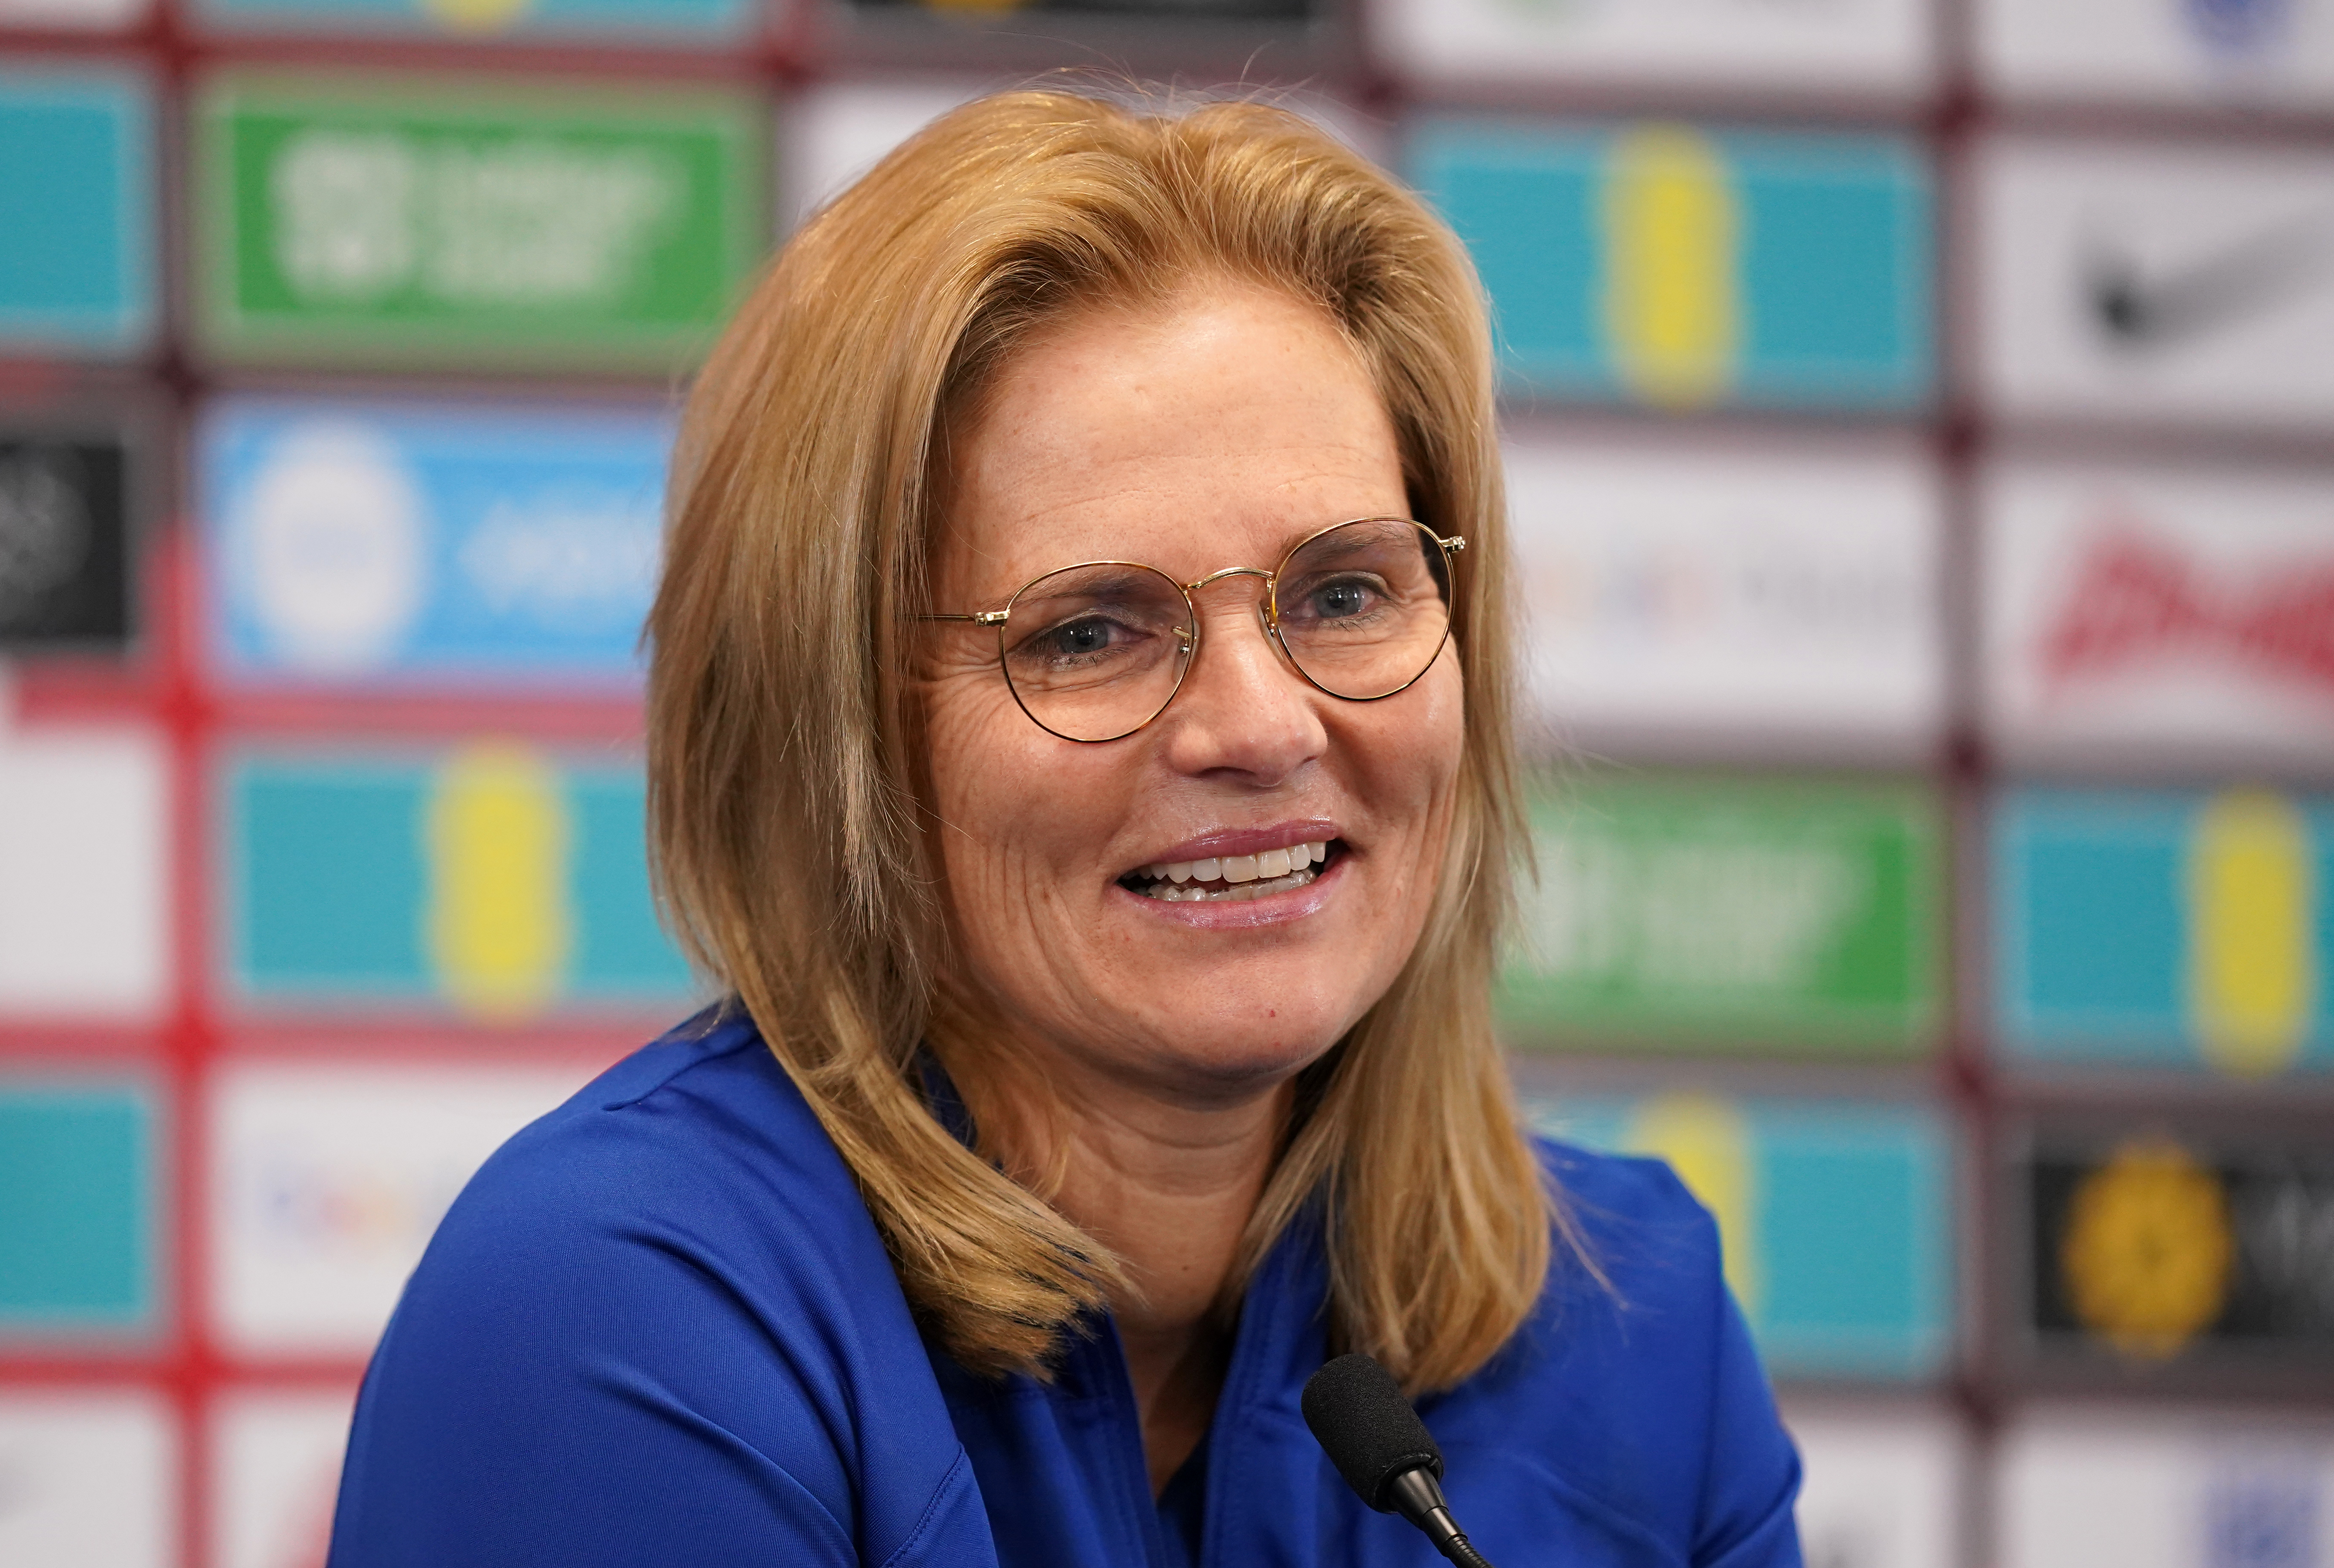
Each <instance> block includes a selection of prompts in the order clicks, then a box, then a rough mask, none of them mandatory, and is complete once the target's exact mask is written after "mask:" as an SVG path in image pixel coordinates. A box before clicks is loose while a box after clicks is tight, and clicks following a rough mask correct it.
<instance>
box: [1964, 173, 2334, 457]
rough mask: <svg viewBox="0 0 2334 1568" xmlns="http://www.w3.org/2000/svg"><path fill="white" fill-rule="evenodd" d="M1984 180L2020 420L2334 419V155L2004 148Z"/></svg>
mask: <svg viewBox="0 0 2334 1568" xmlns="http://www.w3.org/2000/svg"><path fill="white" fill-rule="evenodd" d="M1976 171H1977V181H1976V191H1977V197H1976V212H1975V217H1976V223H1977V230H1978V234H1979V236H1981V239H1980V254H1979V256H1978V258H1977V264H1978V277H1979V282H1980V285H1981V287H1982V291H1983V294H1984V298H1983V302H1982V309H1981V310H1980V311H1979V312H1978V315H1979V319H1980V321H1981V322H1982V329H1981V340H1980V342H1979V345H1978V347H1979V352H1978V356H1977V357H1978V361H1979V367H1980V371H1981V376H1982V381H1983V383H1984V386H1985V389H1986V390H1988V391H1989V392H1990V393H1991V394H1992V397H1993V398H1994V399H1996V400H1997V401H1999V403H2000V404H2001V406H2002V408H2003V409H2005V410H2006V411H2008V412H2011V413H2013V414H2025V415H2037V416H2056V417H2067V418H2081V419H2107V418H2137V419H2147V420H2160V421H2187V422H2194V423H2197V424H2200V425H2213V426H2226V427H2232V428H2250V427H2256V426H2269V427H2284V428H2290V429H2295V430H2311V431H2315V430H2319V429H2322V428H2324V426H2325V425H2326V423H2327V421H2328V419H2329V418H2334V156H2329V155H2328V154H2326V153H2322V152H2319V151H2315V150H2297V149H2275V150H2247V149H2227V148H2213V147H2207V146H2198V145H2193V144H2191V145H2180V146H2174V145H2159V146H2148V145H2146V144H2142V143H2136V142H2124V143H2118V144H2112V145H2109V144H2103V143H2095V142H2076V141H2064V142H2062V141H2047V140H2039V139H2003V140H1999V141H1996V142H1994V143H1993V144H1992V145H1991V146H1989V147H1986V148H1984V149H1982V151H1981V155H1980V157H1979V159H1978V160H1977V165H1976Z"/></svg>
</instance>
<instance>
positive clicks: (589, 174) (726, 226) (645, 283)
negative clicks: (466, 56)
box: [194, 75, 768, 372]
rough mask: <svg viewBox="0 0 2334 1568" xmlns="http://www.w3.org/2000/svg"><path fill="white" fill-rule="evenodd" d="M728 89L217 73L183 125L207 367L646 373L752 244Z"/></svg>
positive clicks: (747, 175) (754, 203)
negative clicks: (191, 156)
mask: <svg viewBox="0 0 2334 1568" xmlns="http://www.w3.org/2000/svg"><path fill="white" fill-rule="evenodd" d="M766 121H767V116H766V115H765V113H764V111H763V108H762V106H761V104H760V102H759V101H757V99H756V98H754V97H753V96H752V95H750V94H748V93H744V92H736V91H722V90H718V89H713V88H698V89H692V90H690V91H686V92H683V91H676V90H673V89H670V88H664V87H652V86H647V85H643V84H641V83H637V82H627V83H622V84H603V85H595V86H593V87H591V88H588V89H582V88H551V87H546V86H542V85H539V84H526V85H519V84H514V83H511V82H503V81H485V80H481V81H459V80H455V79H450V78H442V77H421V78H408V79H391V78H379V77H362V78H342V79H335V78H331V77H319V76H313V75H309V76H303V77H301V78H299V79H297V80H296V81H295V80H293V79H287V78H280V77H268V76H252V75H234V76H227V77H222V78H218V79H217V80H214V81H213V82H210V83H209V84H208V85H207V87H206V88H205V89H204V90H203V91H201V93H200V95H199V97H198V101H197V106H196V111H195V132H194V142H195V173H196V192H195V205H196V209H197V217H198V230H199V232H198V242H197V243H198V269H197V291H196V292H197V295H198V316H199V325H200V330H201V332H202V334H203V337H204V339H205V341H206V342H207V345H208V346H209V348H210V349H211V350H212V351H214V352H216V353H217V354H219V355H221V356H223V357H227V358H230V359H240V360H255V361H260V360H265V361H294V362H296V361H323V362H332V361H365V362H369V363H380V362H390V363H397V364H404V365H412V366H428V365H445V366H449V367H463V366H470V367H477V366H488V367H501V366H506V367H510V368H527V367H549V368H589V369H606V370H653V371H659V372H662V371H667V370H674V369H678V368H680V367H683V366H685V365H687V364H688V363H690V361H693V360H694V359H695V358H696V357H697V356H698V355H699V353H701V352H702V351H704V349H705V348H706V347H707V346H708V345H709V343H710V341H711V340H712V338H713V335H714V333H715V332H717V331H718V330H719V327H720V325H721V323H722V322H723V321H724V320H725V319H726V318H727V317H728V313H729V310H730V307H731V306H732V305H733V304H735V303H736V302H737V301H738V298H739V296H740V295H741V293H743V291H744V289H745V286H746V284H747V277H748V275H749V274H750V273H751V271H752V269H753V268H754V267H755V266H756V265H757V263H758V262H759V260H760V258H761V256H762V254H763V252H764V250H765V248H766V245H767V233H768V230H767V218H766V206H767V204H766V197H765V183H764V177H763V166H764V156H763V148H764V146H765V145H766V141H767V126H766Z"/></svg>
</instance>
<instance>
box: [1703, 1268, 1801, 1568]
mask: <svg viewBox="0 0 2334 1568" xmlns="http://www.w3.org/2000/svg"><path fill="white" fill-rule="evenodd" d="M1720 1291H1721V1294H1722V1298H1723V1299H1722V1301H1721V1303H1719V1304H1720V1310H1719V1312H1718V1313H1717V1314H1716V1316H1717V1324H1716V1332H1717V1340H1718V1342H1717V1345H1716V1349H1715V1354H1714V1355H1713V1356H1712V1367H1713V1369H1714V1371H1715V1373H1716V1376H1715V1378H1714V1380H1713V1385H1712V1391H1711V1419H1710V1425H1709V1450H1708V1453H1707V1455H1706V1456H1705V1457H1704V1460H1703V1469H1702V1504H1701V1509H1700V1512H1699V1515H1698V1518H1697V1521H1696V1525H1695V1531H1694V1539H1693V1563H1694V1568H1800V1560H1799V1525H1798V1523H1797V1521H1796V1520H1795V1519H1794V1518H1793V1516H1792V1512H1791V1510H1792V1505H1794V1504H1795V1503H1796V1502H1797V1501H1798V1499H1799V1452H1798V1450H1797V1449H1795V1448H1793V1447H1792V1445H1791V1438H1790V1434H1789V1433H1788V1432H1786V1431H1785V1430H1784V1429H1783V1422H1782V1418H1781V1417H1780V1415H1779V1414H1778V1413H1777V1411H1776V1409H1775V1399H1774V1395H1773V1393H1772V1392H1771V1391H1770V1389H1769V1387H1768V1384H1767V1374H1766V1371H1765V1370H1764V1369H1763V1368H1761V1367H1760V1364H1759V1353H1758V1352H1757V1351H1756V1350H1755V1349H1753V1348H1752V1346H1751V1332H1750V1330H1749V1329H1748V1327H1746V1326H1745V1324H1744V1323H1743V1321H1742V1313H1741V1310H1740V1309H1739V1308H1737V1307H1736V1305H1735V1303H1734V1298H1733V1295H1732V1294H1731V1293H1729V1292H1726V1291H1725V1288H1724V1286H1723V1285H1721V1286H1720Z"/></svg>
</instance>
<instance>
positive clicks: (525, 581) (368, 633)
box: [198, 399, 672, 691]
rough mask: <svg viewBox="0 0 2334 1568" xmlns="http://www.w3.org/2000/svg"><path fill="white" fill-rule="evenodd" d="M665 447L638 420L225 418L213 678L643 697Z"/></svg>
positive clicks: (663, 434)
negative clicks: (635, 691)
mask: <svg viewBox="0 0 2334 1568" xmlns="http://www.w3.org/2000/svg"><path fill="white" fill-rule="evenodd" d="M671 445H672V423H671V420H670V418H669V417H668V416H667V415H666V414H665V413H663V412H662V411H661V410H656V409H645V408H641V409H608V408H604V407H592V408H584V407H574V408H558V407H541V406H510V405H490V404H482V405H476V406H472V405H460V404H423V403H338V404H335V403H332V402H324V401H319V400H315V399H304V400H302V401H300V402H298V403H296V404H295V403H292V402H288V401H277V400H269V399H229V400H227V401H225V402H223V403H220V404H218V405H216V406H215V407H214V408H213V409H211V411H210V414H209V417H208V418H207V419H206V420H205V421H204V424H203V426H202V429H201V434H200V437H199V442H198V461H199V464H200V486H201V495H202V517H203V526H204V537H205V550H206V553H207V563H208V569H209V572H210V577H211V581H212V583H213V585H214V591H213V592H212V594H211V595H210V612H209V613H210V629H209V630H210V642H211V649H212V656H213V659H214V660H215V662H216V663H217V666H218V668H219V669H220V671H221V674H222V675H223V677H224V678H226V679H227V681H228V682H229V683H231V684H235V685H241V686H253V687H256V686H278V687H281V686H307V687H316V686H331V687H343V688H345V687H377V688H407V689H410V688H434V689H448V688H456V689H462V688H529V689H541V688H584V689H590V688H600V689H604V690H619V691H621V690H629V689H632V688H634V687H635V686H636V685H637V684H638V682H639V679H640V676H641V661H640V636H641V621H642V620H643V618H644V617H645V616H646V615H647V613H648V608H649V602H650V600H651V597H652V596H653V595H654V593H655V592H656V573H657V559H658V550H659V541H660V536H661V512H662V505H663V495H664V479H665V466H666V460H667V456H668V454H669V452H670V448H671Z"/></svg>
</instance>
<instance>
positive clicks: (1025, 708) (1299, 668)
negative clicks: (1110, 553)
mask: <svg viewBox="0 0 2334 1568" xmlns="http://www.w3.org/2000/svg"><path fill="white" fill-rule="evenodd" d="M1356 523H1403V524H1408V525H1409V526H1411V527H1413V528H1415V529H1417V530H1418V531H1419V533H1420V534H1423V535H1424V536H1425V537H1426V538H1428V539H1430V540H1432V541H1433V543H1434V544H1435V545H1436V547H1438V548H1439V549H1440V550H1441V551H1442V561H1443V565H1444V570H1445V571H1446V572H1450V571H1451V570H1452V561H1453V558H1454V557H1456V556H1457V555H1458V554H1459V553H1460V552H1461V551H1462V550H1464V549H1466V548H1467V541H1466V539H1465V537H1464V536H1463V535H1461V534H1452V535H1451V536H1450V537H1449V538H1447V539H1446V538H1444V537H1443V536H1442V535H1441V534H1437V533H1435V532H1434V530H1433V529H1432V528H1430V527H1428V526H1427V525H1426V524H1423V523H1421V522H1420V521H1418V520H1417V519H1416V518H1415V517H1348V518H1346V519H1345V521H1344V522H1342V523H1332V524H1329V525H1328V526H1327V527H1326V528H1316V529H1315V530H1314V531H1313V532H1312V533H1310V534H1307V535H1305V537H1304V538H1302V539H1299V540H1298V541H1297V543H1296V544H1291V545H1290V546H1289V547H1288V549H1287V550H1286V551H1285V552H1283V553H1282V554H1281V557H1280V563H1279V564H1278V565H1277V566H1275V567H1274V568H1273V569H1272V570H1271V571H1269V572H1267V571H1266V570H1264V568H1262V567H1260V566H1227V567H1224V568H1223V569H1222V570H1221V571H1218V572H1209V573H1208V574H1207V575H1206V576H1205V577H1201V578H1196V579H1194V580H1193V581H1191V582H1175V578H1174V575H1173V574H1172V572H1162V571H1160V569H1159V568H1158V567H1156V566H1153V565H1152V564H1151V563H1149V562H1146V561H1080V562H1076V563H1073V564H1071V565H1068V566H1057V567H1056V568H1054V570H1053V571H1051V572H1041V573H1039V574H1038V575H1037V576H1036V577H1033V578H1031V579H1030V580H1029V581H1028V582H1024V583H1023V584H1022V585H1021V586H1020V587H1018V588H1017V589H1015V590H1014V591H1013V593H1012V597H1010V598H1008V600H1006V601H1005V606H1004V608H1003V609H1001V610H976V611H964V612H934V613H931V614H925V615H919V616H917V617H916V619H917V620H959V621H970V622H972V623H973V624H975V625H978V626H988V627H994V628H995V629H996V631H997V669H998V675H1000V676H1001V677H1003V678H1004V681H1005V689H1006V690H1008V691H1009V692H1011V693H1012V694H1013V706H1014V707H1018V708H1019V709H1020V710H1021V711H1022V712H1023V713H1024V714H1025V715H1027V717H1028V719H1029V722H1030V723H1032V724H1034V725H1036V726H1037V727H1038V728H1039V729H1042V730H1044V731H1045V732H1046V734H1047V735H1051V736H1059V737H1060V738H1061V739H1063V740H1066V741H1071V742H1073V743H1075V744H1076V745H1079V746H1107V745H1109V744H1110V743H1111V742H1112V741H1114V740H1124V739H1125V738H1126V737H1127V736H1130V735H1133V734H1134V733H1135V731H1137V730H1139V729H1141V728H1143V726H1144V725H1147V724H1149V723H1151V721H1152V720H1153V719H1155V718H1157V717H1159V716H1160V715H1161V714H1162V713H1165V712H1166V711H1167V709H1168V707H1169V706H1170V705H1171V704H1172V703H1173V702H1174V700H1175V697H1176V694H1177V693H1178V692H1181V690H1182V689H1183V681H1184V679H1185V678H1187V677H1188V676H1190V674H1191V667H1192V666H1193V665H1195V664H1197V663H1198V662H1199V661H1200V636H1201V630H1202V627H1203V624H1204V623H1203V622H1202V621H1201V619H1200V607H1199V606H1198V605H1197V604H1196V603H1194V602H1192V600H1191V595H1192V594H1194V593H1196V592H1199V591H1200V590H1201V589H1202V588H1205V587H1206V586H1208V584H1210V582H1222V581H1223V580H1224V579H1225V578H1227V577H1261V578H1263V579H1264V635H1265V639H1266V640H1267V641H1268V642H1270V643H1271V644H1272V646H1273V648H1274V649H1276V650H1277V651H1278V653H1279V655H1280V657H1281V659H1282V660H1283V661H1284V662H1286V663H1287V664H1288V668H1289V669H1293V670H1295V671H1296V672H1297V676H1298V678H1301V679H1302V680H1303V681H1304V682H1305V684H1306V685H1307V686H1309V687H1311V688H1313V689H1314V690H1316V691H1317V692H1319V693H1321V694H1322V695H1323V696H1325V697H1336V699H1337V700H1338V701H1340V702H1384V700H1385V699H1386V698H1387V697H1399V696H1401V695H1402V694H1403V692H1405V691H1408V690H1409V689H1410V688H1412V687H1413V686H1416V685H1417V684H1418V683H1419V681H1421V680H1422V679H1423V678H1425V675H1426V672H1427V671H1428V670H1430V669H1433V668H1434V661H1435V660H1436V659H1440V658H1442V649H1443V648H1444V646H1445V645H1446V644H1448V643H1449V642H1450V640H1451V617H1450V615H1448V614H1445V616H1444V617H1443V622H1442V638H1441V640H1438V641H1437V642H1436V643H1435V645H1434V651H1433V652H1432V653H1431V654H1429V655H1427V657H1426V661H1425V662H1424V663H1423V664H1421V665H1420V666H1419V667H1418V672H1417V673H1416V674H1414V675H1413V676H1412V677H1411V678H1409V679H1408V680H1405V681H1403V683H1402V684H1401V685H1400V686H1397V687H1395V688H1394V689H1393V690H1391V691H1381V692H1379V693H1377V694H1376V695H1374V696H1372V697H1347V696H1346V695H1345V693H1344V692H1341V691H1332V690H1330V689H1329V688H1327V687H1326V686H1323V685H1322V684H1321V683H1320V682H1319V681H1317V680H1316V679H1314V678H1313V677H1312V676H1311V675H1310V674H1308V673H1307V671H1306V669H1305V666H1304V665H1303V664H1302V663H1300V662H1299V661H1298V660H1297V656H1296V655H1295V654H1293V653H1291V652H1289V651H1288V643H1287V642H1286V641H1284V640H1282V639H1281V635H1280V574H1281V573H1282V572H1286V571H1287V570H1288V563H1290V562H1291V561H1294V560H1295V559H1296V558H1297V553H1298V552H1299V551H1301V550H1303V549H1304V548H1305V547H1306V546H1307V545H1308V544H1312V543H1313V542H1314V541H1315V540H1316V539H1319V538H1322V537H1323V536H1325V535H1326V534H1335V533H1336V531H1337V530H1338V529H1340V528H1350V527H1352V526H1353V525H1354V524H1356ZM1089 566H1132V567H1136V568H1139V569H1141V570H1142V571H1144V572H1156V573H1157V574H1158V575H1159V576H1160V577H1162V578H1163V579H1165V580H1166V581H1167V582H1173V583H1175V589H1176V592H1179V593H1181V594H1182V596H1183V612H1184V615H1185V618H1186V620H1185V624H1186V625H1188V626H1190V627H1191V645H1190V647H1188V648H1186V649H1182V650H1181V654H1182V661H1183V662H1182V666H1181V669H1177V670H1176V672H1175V684H1174V685H1173V686H1172V687H1171V688H1169V689H1168V692H1167V695H1166V697H1164V698H1162V700H1161V701H1160V704H1159V706H1158V707H1154V708H1153V709H1152V710H1151V714H1150V717H1147V718H1145V719H1143V721H1142V723H1140V724H1135V725H1133V726H1129V727H1127V728H1125V729H1123V730H1120V731H1119V732H1118V733H1117V734H1116V735H1106V736H1075V735H1063V734H1062V732H1061V731H1060V730H1057V729H1056V728H1055V727H1054V726H1051V725H1049V724H1047V723H1046V721H1045V720H1044V719H1042V718H1039V717H1037V715H1036V714H1034V713H1030V712H1029V705H1028V703H1027V702H1026V701H1024V700H1023V699H1022V697H1021V691H1020V688H1018V687H1017V686H1015V685H1014V684H1013V676H1012V674H1011V672H1010V671H1009V670H1008V669H1007V668H1006V658H1005V652H1006V650H1005V627H1006V623H1007V622H1008V621H1009V620H1011V619H1012V617H1013V606H1014V605H1015V603H1017V602H1018V601H1019V600H1020V598H1021V596H1022V595H1023V594H1025V593H1027V592H1029V590H1031V589H1032V588H1035V587H1037V584H1039V583H1040V582H1045V581H1046V579H1047V578H1049V577H1058V576H1060V575H1061V574H1062V573H1063V572H1083V571H1085V569H1086V568H1087V567H1089Z"/></svg>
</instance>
